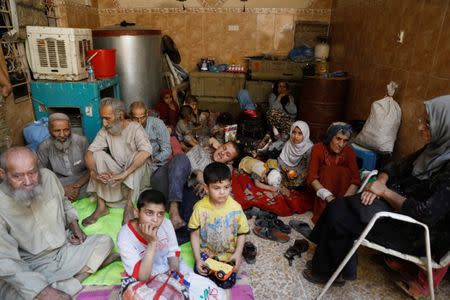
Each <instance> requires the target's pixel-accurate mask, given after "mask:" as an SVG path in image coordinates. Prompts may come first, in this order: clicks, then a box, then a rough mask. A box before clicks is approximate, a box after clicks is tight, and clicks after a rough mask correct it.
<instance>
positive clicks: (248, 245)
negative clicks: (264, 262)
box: [242, 242, 257, 264]
mask: <svg viewBox="0 0 450 300" xmlns="http://www.w3.org/2000/svg"><path fill="white" fill-rule="evenodd" d="M256 253H257V252H256V246H255V245H254V244H253V243H252V242H245V244H244V250H243V251H242V256H243V257H244V259H245V261H246V262H247V263H248V264H254V263H255V261H256Z"/></svg>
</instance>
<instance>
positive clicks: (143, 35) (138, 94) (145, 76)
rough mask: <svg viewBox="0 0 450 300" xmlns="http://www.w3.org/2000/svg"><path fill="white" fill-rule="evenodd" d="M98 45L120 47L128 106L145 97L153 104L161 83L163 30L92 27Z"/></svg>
mask: <svg viewBox="0 0 450 300" xmlns="http://www.w3.org/2000/svg"><path fill="white" fill-rule="evenodd" d="M92 37H93V43H94V48H95V49H110V48H115V49H116V66H117V73H118V74H119V76H120V91H121V95H122V100H123V101H124V102H125V103H126V105H127V109H128V108H129V106H130V104H131V103H132V102H133V101H136V100H141V101H144V102H145V104H147V106H148V107H153V106H154V105H155V104H156V102H158V99H159V89H160V87H161V78H162V75H161V74H162V73H161V31H160V30H153V29H148V28H143V27H137V26H130V27H121V26H108V27H103V28H98V29H94V30H92Z"/></svg>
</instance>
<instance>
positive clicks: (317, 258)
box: [303, 95, 450, 283]
mask: <svg viewBox="0 0 450 300" xmlns="http://www.w3.org/2000/svg"><path fill="white" fill-rule="evenodd" d="M424 104H425V109H426V114H424V119H419V121H420V122H419V126H418V130H419V132H420V134H421V136H422V138H423V139H424V140H425V141H426V142H427V145H426V146H425V147H424V148H423V149H422V150H419V152H417V153H415V154H413V155H412V156H411V157H409V158H407V159H405V160H402V161H400V162H397V163H394V164H391V165H388V166H387V168H386V169H385V170H383V173H381V174H380V175H379V176H378V179H377V181H375V182H373V183H372V184H369V185H368V186H367V188H366V189H365V191H364V192H363V193H360V194H356V195H354V196H350V197H346V198H339V199H335V200H334V201H332V202H331V203H330V204H329V205H328V206H327V208H326V209H325V211H324V212H323V214H322V215H321V217H320V219H319V221H318V223H317V224H316V226H315V227H314V229H313V231H312V232H311V234H310V235H309V238H310V240H311V241H313V242H315V243H317V248H316V251H315V253H314V257H313V259H312V264H309V267H310V268H307V269H306V270H304V271H303V276H304V277H305V278H306V279H307V280H309V281H311V282H315V283H323V282H326V281H327V280H328V278H329V277H330V276H331V275H332V274H333V272H334V271H335V270H336V269H337V267H338V266H339V264H340V263H341V261H342V260H343V259H344V257H345V255H346V254H347V253H348V251H349V250H350V249H351V247H352V246H353V242H354V240H355V239H357V238H358V236H359V235H360V234H361V232H362V231H363V229H364V228H365V226H366V225H367V224H368V223H369V221H370V219H371V218H372V217H373V215H375V213H377V212H379V211H396V212H398V213H401V214H404V215H407V216H410V217H412V218H414V219H416V220H418V221H420V222H423V223H425V224H427V225H428V226H429V227H430V238H431V251H432V255H433V258H434V259H435V260H436V261H439V260H440V259H441V258H442V256H444V255H445V254H446V252H447V251H448V250H449V248H450V233H449V229H450V95H448V96H442V97H438V98H435V99H432V100H430V101H426V102H425V103H424ZM368 239H369V240H371V241H373V242H376V243H378V244H381V245H384V246H386V247H389V248H393V249H396V250H398V251H400V252H403V253H408V254H412V255H424V252H425V250H424V249H425V247H424V243H425V241H424V239H423V228H422V227H418V226H417V225H412V224H407V223H403V222H399V221H396V220H392V219H389V218H385V219H382V220H380V223H379V224H378V225H376V226H375V227H374V228H373V229H372V231H371V234H370V235H369V236H368ZM356 264H357V261H356V255H355V256H354V257H352V259H351V260H350V261H349V262H348V263H347V265H346V266H345V268H344V270H343V272H342V276H341V277H340V279H341V280H340V281H338V283H339V282H340V283H342V279H349V280H350V279H356ZM443 273H444V274H445V270H444V272H443ZM442 277H443V275H442V276H440V278H439V280H440V279H442Z"/></svg>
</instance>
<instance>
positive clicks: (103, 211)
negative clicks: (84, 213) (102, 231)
mask: <svg viewBox="0 0 450 300" xmlns="http://www.w3.org/2000/svg"><path fill="white" fill-rule="evenodd" d="M107 214H109V210H108V208H107V207H100V208H99V206H98V205H97V208H96V209H95V211H94V212H93V213H92V215H90V216H89V217H87V218H86V219H84V220H83V221H82V222H81V224H82V225H83V226H85V227H86V226H89V225H92V224H94V223H95V222H97V220H98V219H100V218H101V217H103V216H106V215H107Z"/></svg>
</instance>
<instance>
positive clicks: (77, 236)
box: [69, 221, 86, 245]
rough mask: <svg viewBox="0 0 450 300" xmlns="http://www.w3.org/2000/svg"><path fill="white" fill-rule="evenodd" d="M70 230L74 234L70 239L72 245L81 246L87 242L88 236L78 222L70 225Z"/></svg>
mask: <svg viewBox="0 0 450 300" xmlns="http://www.w3.org/2000/svg"><path fill="white" fill-rule="evenodd" d="M69 229H70V231H71V232H72V234H71V235H70V237H69V242H70V243H71V244H72V245H81V244H83V242H84V241H85V240H86V234H84V232H83V231H82V230H81V228H80V226H79V225H78V221H74V222H72V223H70V224H69Z"/></svg>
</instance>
